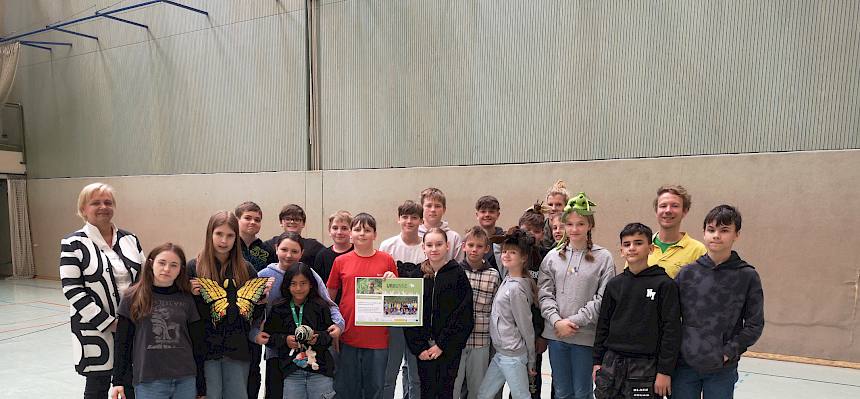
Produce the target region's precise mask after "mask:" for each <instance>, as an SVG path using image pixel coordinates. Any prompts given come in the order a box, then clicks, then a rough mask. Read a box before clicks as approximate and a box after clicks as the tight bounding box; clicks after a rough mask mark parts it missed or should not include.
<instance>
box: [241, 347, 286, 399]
mask: <svg viewBox="0 0 860 399" xmlns="http://www.w3.org/2000/svg"><path fill="white" fill-rule="evenodd" d="M283 397H284V372H283V371H282V370H281V361H280V359H278V358H276V357H274V358H271V359H269V360H266V399H281V398H283ZM248 399H251V398H250V397H249V398H248ZM255 399H256V397H255Z"/></svg>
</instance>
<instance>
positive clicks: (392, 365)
mask: <svg viewBox="0 0 860 399" xmlns="http://www.w3.org/2000/svg"><path fill="white" fill-rule="evenodd" d="M404 358H405V360H406V365H405V366H404V367H403V399H407V398H408V399H420V398H421V382H420V379H419V378H418V358H417V357H415V355H413V354H412V352H410V351H409V348H407V347H406V337H405V336H404V335H403V327H389V328H388V365H387V366H386V368H385V385H384V386H383V390H382V399H394V388H396V386H397V375H398V374H400V365H401V364H403V360H404Z"/></svg>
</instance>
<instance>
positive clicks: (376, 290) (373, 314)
mask: <svg viewBox="0 0 860 399" xmlns="http://www.w3.org/2000/svg"><path fill="white" fill-rule="evenodd" d="M423 300H424V280H423V279H420V278H389V279H384V280H383V279H382V278H378V277H356V278H355V325H357V326H385V327H419V326H421V324H422V320H423V319H422V318H421V316H422V313H421V311H422V308H423V306H422V302H423Z"/></svg>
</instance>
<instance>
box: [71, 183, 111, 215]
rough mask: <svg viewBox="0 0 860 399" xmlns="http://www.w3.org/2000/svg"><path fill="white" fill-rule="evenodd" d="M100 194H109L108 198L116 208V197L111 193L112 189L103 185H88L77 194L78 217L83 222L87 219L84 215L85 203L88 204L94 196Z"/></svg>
mask: <svg viewBox="0 0 860 399" xmlns="http://www.w3.org/2000/svg"><path fill="white" fill-rule="evenodd" d="M100 193H108V194H110V198H111V199H112V200H113V205H114V206H116V196H115V195H114V193H113V187H111V186H110V185H107V184H104V183H92V184H88V185H87V186H86V187H84V189H83V190H81V193H80V194H78V217H79V218H81V219H83V220H84V222H86V221H87V217H86V216H85V215H84V207H85V206H87V203H88V202H90V200H91V199H93V197H94V196H96V194H100Z"/></svg>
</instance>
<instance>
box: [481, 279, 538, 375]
mask: <svg viewBox="0 0 860 399" xmlns="http://www.w3.org/2000/svg"><path fill="white" fill-rule="evenodd" d="M529 280H531V278H523V277H511V276H507V277H505V279H504V280H503V281H502V285H500V286H499V291H498V292H497V293H496V299H494V300H493V310H492V312H490V339H492V341H493V348H495V349H496V352H499V353H500V354H502V355H504V356H522V355H528V359H529V364H528V367H529V370H534V368H535V332H534V327H532V311H531V305H532V302H534V301H533V300H532V288H531V281H529Z"/></svg>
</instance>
